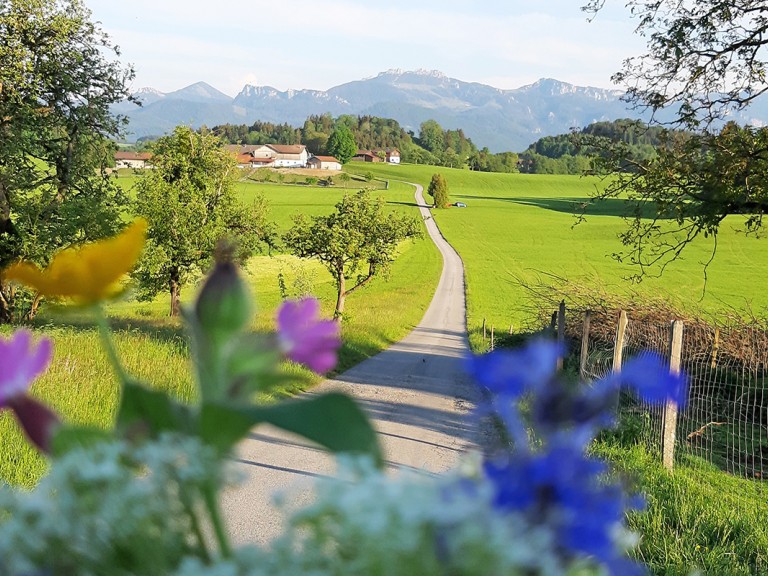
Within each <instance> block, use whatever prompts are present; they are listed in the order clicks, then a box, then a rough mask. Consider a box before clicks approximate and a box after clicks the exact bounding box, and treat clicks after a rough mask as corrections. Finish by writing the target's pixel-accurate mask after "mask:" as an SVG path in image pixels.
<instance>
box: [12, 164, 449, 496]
mask: <svg viewBox="0 0 768 576" xmlns="http://www.w3.org/2000/svg"><path fill="white" fill-rule="evenodd" d="M128 182H130V179H129V178H122V179H121V184H126V183H128ZM345 192H347V193H352V192H354V189H353V188H351V187H350V188H349V189H348V190H346V191H345V190H344V189H343V188H342V189H337V188H310V187H293V186H283V185H274V184H251V183H243V184H241V185H240V186H239V188H238V193H239V195H240V197H241V199H242V200H243V201H246V202H247V201H248V199H249V198H251V197H253V195H255V194H257V193H262V194H264V195H265V196H266V197H267V199H268V200H269V202H270V204H271V207H272V219H273V220H274V221H275V222H277V225H278V227H279V228H280V229H281V230H286V229H287V228H288V226H289V225H290V222H291V218H290V216H291V214H293V213H296V212H300V211H301V212H304V213H306V214H310V215H312V214H320V213H323V212H330V211H331V210H332V208H333V205H334V204H335V203H336V202H337V201H338V200H340V199H341V197H342V196H343V194H344V193H345ZM376 194H377V195H381V196H382V197H384V198H385V200H386V201H387V202H388V206H391V209H392V210H396V211H403V212H405V213H409V214H413V215H414V216H417V215H418V213H417V211H416V210H415V209H414V208H413V206H414V204H415V203H414V201H413V188H412V187H411V186H407V185H398V186H394V185H393V186H391V187H390V189H389V190H388V191H386V192H383V191H382V193H381V194H378V193H376ZM417 217H418V216H417ZM441 266H442V261H441V259H440V255H439V253H438V252H437V250H436V249H435V248H434V246H433V245H432V244H431V242H430V241H429V240H428V239H427V238H426V237H425V238H422V239H419V240H416V241H414V242H411V241H407V242H404V243H403V244H402V245H401V247H400V255H399V257H398V259H397V261H396V262H395V263H394V265H393V267H392V272H391V274H390V276H389V278H377V279H376V280H374V281H373V282H372V283H371V284H370V285H369V286H367V287H366V288H365V289H363V290H361V291H359V292H356V293H354V294H353V295H351V296H350V297H349V298H348V300H347V314H346V315H345V320H344V323H343V327H342V340H343V344H342V348H341V350H340V352H339V363H338V366H337V368H336V372H341V371H343V370H345V369H347V368H349V367H351V366H353V365H354V364H356V363H358V362H360V361H362V360H364V359H365V358H368V357H370V356H372V355H374V354H376V353H378V352H379V351H381V350H383V349H385V348H386V347H388V346H389V345H390V344H392V343H394V342H396V341H397V340H399V339H400V338H402V337H403V336H405V335H406V334H407V333H408V332H409V331H410V330H411V329H412V328H413V327H415V326H416V325H417V324H418V322H419V321H420V320H421V317H422V316H423V314H424V312H425V311H426V309H427V307H428V305H429V303H430V301H431V299H432V295H433V294H434V290H435V287H436V286H437V281H438V279H439V275H440V270H441ZM281 272H282V276H283V279H284V284H285V289H286V291H287V292H288V295H289V296H291V297H295V296H299V295H301V294H303V293H304V292H305V291H309V292H311V293H312V294H314V295H316V296H317V297H318V298H319V299H320V301H321V306H322V312H323V314H324V315H325V316H326V317H329V316H330V315H331V314H332V313H333V306H334V304H335V289H334V287H333V283H332V279H331V276H330V274H328V272H327V271H326V270H325V269H324V268H323V267H322V266H321V265H320V264H319V263H318V262H315V261H302V260H300V259H298V258H295V257H293V256H290V255H287V254H280V253H276V254H273V255H271V256H270V255H260V256H256V257H254V258H252V259H251V260H250V261H249V263H248V266H247V269H246V270H245V278H246V280H247V282H248V283H249V284H250V286H251V288H252V290H253V294H254V299H255V302H256V307H257V308H256V312H255V314H254V317H253V324H252V327H253V329H254V330H255V331H261V332H267V331H272V330H274V313H275V309H276V308H277V306H278V305H279V303H280V302H281V300H282V297H281V292H280V287H279V284H278V277H279V275H280V273H281ZM196 291H197V287H196V286H194V285H192V286H186V287H185V288H184V290H183V292H182V296H183V298H182V300H183V302H186V303H189V302H190V301H191V300H192V299H193V297H194V295H195V293H196ZM169 307H170V304H169V297H168V295H166V294H162V295H159V296H158V297H157V298H156V299H155V300H153V301H152V302H136V301H135V300H131V299H130V298H128V299H125V300H122V301H119V302H115V303H112V304H109V305H108V306H107V314H108V316H109V318H110V322H111V323H112V325H113V331H114V335H115V341H116V345H117V347H118V351H119V353H120V356H121V358H122V359H123V361H124V363H125V365H126V367H127V369H128V372H129V373H130V374H132V375H134V376H136V377H137V378H139V379H141V380H143V381H145V382H150V383H152V385H154V386H157V387H158V388H162V389H164V390H169V391H170V392H171V393H172V394H173V395H174V396H176V397H178V398H180V399H182V400H184V401H190V400H191V399H193V398H194V394H195V391H194V385H193V382H192V377H191V375H190V373H189V350H188V347H187V342H186V338H185V335H184V332H183V329H182V326H181V324H180V322H179V321H178V320H173V319H170V318H168V316H167V314H168V310H169ZM31 328H32V329H33V330H34V331H35V333H36V335H46V336H49V337H51V338H52V339H53V341H54V360H53V362H52V364H51V366H50V368H49V369H48V371H47V372H46V373H45V375H44V376H42V377H41V378H40V379H39V380H38V381H37V382H36V383H35V384H34V386H33V390H32V391H33V394H34V395H35V396H37V397H39V398H41V399H43V400H44V401H45V402H46V403H48V404H50V405H51V406H53V408H54V409H55V410H56V411H57V412H58V413H59V414H60V415H61V416H62V418H63V419H64V420H65V421H68V422H76V423H82V424H90V425H94V426H99V427H108V426H110V425H111V423H112V422H113V421H114V417H115V412H116V409H117V401H118V390H117V384H116V382H115V379H114V376H113V374H112V373H111V369H110V367H109V365H108V364H107V361H106V358H105V356H104V354H103V352H102V351H101V347H100V346H99V339H98V335H97V333H96V332H95V330H94V329H93V328H92V323H91V321H90V319H89V317H88V315H87V314H86V313H85V312H70V313H66V314H62V313H56V312H55V311H54V310H53V309H51V308H50V307H48V308H45V307H44V308H43V311H42V313H41V315H40V316H39V318H38V319H37V320H36V321H35V322H34V323H33V325H32V326H31ZM11 331H12V327H8V326H3V327H0V334H3V335H4V336H7V335H8V334H10V333H11ZM283 369H284V370H287V371H289V372H290V374H291V375H292V376H293V378H291V383H290V384H289V385H288V387H286V388H282V389H279V390H275V391H273V393H272V397H273V398H280V397H284V396H288V395H293V394H296V393H297V392H300V391H301V390H304V389H307V388H308V387H310V386H312V385H313V384H314V383H316V382H318V381H319V380H320V378H319V377H317V376H315V375H313V374H311V373H310V372H309V371H307V370H305V369H303V368H301V367H299V366H297V365H294V364H290V363H286V364H285V365H284V366H283ZM45 466H46V464H45V460H44V459H43V458H41V457H40V456H39V455H38V454H37V453H36V452H35V451H34V450H33V449H31V448H29V447H28V445H27V443H26V442H25V441H24V440H23V438H22V436H21V433H20V432H19V431H18V429H17V426H16V423H15V422H14V421H13V418H12V417H11V416H10V415H9V414H7V413H6V411H3V412H2V413H0V480H4V481H6V482H8V483H11V484H14V485H20V486H26V487H29V486H32V485H34V484H35V482H36V481H37V480H38V479H39V478H40V476H41V475H42V474H43V473H44V471H45Z"/></svg>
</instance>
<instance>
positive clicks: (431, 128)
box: [419, 120, 445, 153]
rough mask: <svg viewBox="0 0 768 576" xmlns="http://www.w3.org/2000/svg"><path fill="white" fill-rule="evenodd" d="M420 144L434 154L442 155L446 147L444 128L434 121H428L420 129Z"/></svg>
mask: <svg viewBox="0 0 768 576" xmlns="http://www.w3.org/2000/svg"><path fill="white" fill-rule="evenodd" d="M419 144H421V145H422V146H423V147H424V148H426V149H427V150H429V151H430V152H432V153H440V152H442V151H443V148H444V147H445V133H444V132H443V128H442V127H441V126H440V124H438V123H437V122H435V121H434V120H426V121H425V122H422V123H421V126H420V127H419Z"/></svg>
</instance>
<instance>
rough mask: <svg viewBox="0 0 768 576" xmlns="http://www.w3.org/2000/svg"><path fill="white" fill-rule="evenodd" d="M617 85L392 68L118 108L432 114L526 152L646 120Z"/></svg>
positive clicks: (494, 146) (758, 117) (169, 117)
mask: <svg viewBox="0 0 768 576" xmlns="http://www.w3.org/2000/svg"><path fill="white" fill-rule="evenodd" d="M621 95H622V93H621V92H620V91H617V90H610V89H603V88H593V87H583V86H574V85H572V84H568V83H566V82H560V81H558V80H553V79H549V78H546V79H541V80H539V81H537V82H535V83H533V84H530V85H527V86H523V87H521V88H516V89H513V90H501V89H499V88H494V87H492V86H487V85H485V84H479V83H476V82H463V81H461V80H456V79H454V78H449V77H447V76H445V75H444V74H442V73H440V72H437V71H425V70H417V71H410V72H407V71H402V70H388V71H387V72H382V73H380V74H379V75H377V76H375V77H373V78H367V79H364V80H356V81H354V82H348V83H346V84H342V85H340V86H336V87H334V88H331V89H329V90H326V91H322V90H286V91H280V90H277V89H275V88H271V87H269V86H251V85H247V86H245V87H244V88H243V89H242V90H241V91H240V93H239V94H238V95H237V96H236V97H235V98H231V97H229V96H227V95H226V94H223V93H222V92H219V91H218V90H216V89H215V88H213V87H212V86H210V85H208V84H206V83H205V82H198V83H196V84H193V85H191V86H187V87H186V88H182V89H181V90H176V91H175V92H169V93H166V94H163V93H161V92H159V91H157V90H154V89H151V88H144V89H142V90H139V91H138V92H137V93H136V94H135V96H136V97H137V98H138V99H139V100H140V101H141V102H142V103H143V106H141V107H137V106H136V105H134V104H132V103H129V102H122V103H120V104H118V105H116V106H115V107H114V110H115V111H116V112H119V113H122V114H126V115H128V116H129V118H130V126H129V131H130V135H129V139H130V140H136V139H137V138H139V137H142V136H150V135H160V134H163V133H165V132H167V131H169V130H170V129H172V128H173V127H174V126H176V125H178V124H189V125H192V126H194V127H195V128H197V127H200V126H202V125H203V124H205V125H207V126H213V125H217V124H227V123H231V124H244V123H245V124H247V123H251V122H253V121H255V120H261V121H267V122H275V123H283V122H287V123H289V124H292V125H295V126H300V125H301V124H302V123H303V122H304V120H305V119H306V118H307V117H308V116H309V115H313V114H323V113H326V112H327V113H330V114H331V115H333V116H338V115H340V114H355V115H360V114H370V115H373V116H379V117H383V118H393V119H395V120H397V121H398V122H399V123H400V125H402V126H403V127H404V128H406V129H408V130H413V131H414V132H418V129H419V125H420V124H421V123H422V122H424V121H425V120H428V119H434V120H436V121H437V122H438V123H439V124H440V125H441V126H443V127H444V128H448V129H457V128H461V129H463V130H464V132H465V133H466V135H467V136H468V137H470V138H471V139H472V140H473V141H474V142H475V144H476V145H477V146H478V147H483V146H487V147H488V148H489V149H490V150H491V151H495V152H499V151H506V150H511V151H522V150H525V149H526V148H527V147H528V146H529V145H530V144H531V143H532V142H534V141H535V140H537V139H539V138H541V137H542V136H550V135H557V134H562V133H565V132H568V131H569V130H570V129H571V128H573V127H577V128H582V127H585V126H588V125H589V124H591V123H593V122H598V121H608V120H614V119H617V118H627V117H629V118H637V119H645V120H647V116H643V115H641V114H638V113H637V112H636V111H633V110H630V109H628V108H627V105H626V103H624V102H622V101H621V99H620V98H621ZM736 119H737V120H738V121H739V122H741V123H750V124H762V123H764V121H766V120H768V104H766V103H762V102H758V103H756V104H755V105H754V106H752V107H751V108H750V109H748V110H747V113H745V114H740V115H739V116H738V117H737V118H736Z"/></svg>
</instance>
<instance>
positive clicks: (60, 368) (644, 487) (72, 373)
mask: <svg viewBox="0 0 768 576" xmlns="http://www.w3.org/2000/svg"><path fill="white" fill-rule="evenodd" d="M349 169H350V170H356V171H358V172H359V173H360V174H364V173H365V172H369V171H370V172H373V173H374V174H375V175H376V176H377V177H378V178H382V179H386V180H390V189H389V190H388V191H386V192H384V191H382V192H380V194H381V195H383V196H384V197H385V198H386V199H387V201H388V203H389V205H390V206H391V207H392V209H393V210H405V211H409V210H410V211H412V212H415V211H414V210H413V199H412V189H411V188H410V187H409V186H406V185H404V184H399V183H397V182H396V181H397V180H404V181H410V182H416V183H420V184H422V185H424V186H425V187H426V186H427V184H428V182H429V179H430V177H431V175H432V174H433V173H434V172H436V171H440V172H442V173H443V174H444V175H445V176H446V178H447V180H448V183H449V186H450V190H451V197H452V200H453V201H463V202H465V203H466V204H467V205H468V208H466V209H459V208H452V209H449V210H441V211H435V213H434V217H435V219H436V221H437V223H438V224H439V225H440V228H441V230H442V232H443V234H444V235H445V236H446V238H447V239H448V240H449V242H451V243H452V244H453V245H454V246H455V247H456V248H457V250H458V251H459V253H460V254H461V256H462V258H463V260H464V264H465V270H466V278H467V297H468V298H467V307H468V324H469V328H470V340H471V343H472V345H473V347H474V349H475V350H483V349H484V347H485V343H484V342H483V340H482V338H481V336H480V326H481V324H482V321H483V319H484V318H485V319H487V322H488V324H489V325H495V326H496V327H497V329H503V330H505V331H506V330H507V329H508V328H509V324H510V323H512V324H514V325H515V327H516V329H517V330H519V329H520V327H521V326H523V325H524V324H525V323H526V321H527V320H528V314H529V311H530V307H531V305H532V302H531V296H530V293H529V292H527V291H526V290H525V289H524V288H523V287H522V286H521V284H520V280H521V279H522V280H524V281H526V282H535V281H536V279H537V278H543V279H545V280H546V279H547V278H548V277H549V275H552V274H554V275H557V276H559V277H562V278H565V279H567V280H568V281H570V282H578V283H579V284H582V285H586V286H595V287H599V288H600V289H605V290H608V291H613V292H617V293H621V292H624V291H627V290H638V291H639V292H641V293H647V294H652V295H654V296H660V295H661V296H665V297H667V298H669V299H671V300H673V301H675V302H676V303H678V304H679V305H681V306H684V307H685V306H688V307H692V308H701V309H704V310H706V311H710V312H713V313H717V312H718V311H722V310H725V309H736V310H745V309H747V308H748V307H751V308H752V309H756V310H760V309H763V308H765V307H766V305H768V294H766V293H765V291H764V290H762V286H763V282H762V280H763V279H764V271H765V270H766V265H768V251H766V250H765V249H764V247H763V246H762V244H761V241H759V240H755V239H752V238H745V237H744V236H741V235H738V234H736V233H735V232H734V231H733V230H732V228H733V227H734V226H737V225H738V219H728V220H726V222H725V225H724V227H723V230H722V233H721V237H720V244H719V247H718V254H717V257H716V259H715V261H714V263H713V264H712V266H711V267H710V269H709V271H708V280H707V285H706V292H704V290H703V289H704V281H705V280H704V274H703V264H702V263H703V262H704V261H706V260H708V259H709V255H710V250H711V246H709V245H708V244H707V243H705V242H697V243H696V244H694V245H693V246H691V247H690V248H689V249H688V250H686V252H685V258H684V259H683V260H681V261H679V262H676V263H675V264H673V265H672V266H671V267H670V268H669V270H668V271H667V273H666V274H665V275H664V276H663V277H661V278H648V279H647V280H646V281H644V282H643V283H642V284H640V285H639V286H631V285H629V284H628V283H627V282H625V281H624V280H623V277H624V276H626V275H627V274H628V273H630V272H632V270H631V269H630V268H628V267H626V266H622V265H620V264H618V263H616V262H615V261H614V260H613V259H612V258H611V257H610V255H611V254H612V253H613V252H615V251H617V250H619V249H620V245H619V242H618V240H617V238H616V234H617V233H618V232H619V231H620V230H621V229H622V222H621V220H620V219H619V218H617V214H618V213H619V211H620V210H621V203H620V202H618V201H615V202H612V203H610V204H605V205H603V206H598V207H597V208H598V209H599V211H600V212H596V213H595V214H594V215H592V216H590V217H589V220H588V222H587V223H585V224H581V225H579V226H577V227H575V228H573V227H572V224H573V223H574V217H573V215H572V212H573V205H574V203H577V202H580V201H583V200H584V199H586V198H587V197H588V194H589V191H590V190H591V189H592V187H593V186H594V185H597V184H598V182H597V181H596V180H590V179H582V178H578V177H573V176H545V175H519V174H485V173H473V172H467V171H461V170H451V169H445V168H436V167H429V166H413V165H402V166H386V165H381V164H376V165H371V164H365V165H354V164H351V165H349ZM131 181H132V177H130V176H129V177H121V182H123V183H124V184H130V182H131ZM354 189H355V186H354V185H353V184H352V183H350V184H349V190H354ZM344 192H345V190H344V189H343V188H339V187H325V188H320V187H317V188H314V187H309V186H298V185H276V184H256V183H244V184H241V185H240V186H239V187H238V194H239V195H240V197H241V199H242V200H243V201H245V202H248V201H249V199H250V198H252V197H253V196H254V195H255V194H264V195H265V196H266V197H267V199H268V200H269V202H270V204H271V206H272V217H273V219H274V220H275V222H276V223H277V224H278V226H279V227H280V228H281V229H286V228H287V227H288V226H289V225H290V221H291V214H293V213H295V212H304V213H306V214H319V213H322V212H325V211H329V210H330V209H331V207H332V205H333V203H335V202H336V201H337V200H338V199H339V198H341V196H342V195H343V194H344ZM439 269H440V259H439V256H438V255H437V254H436V252H435V250H434V249H433V248H432V247H431V245H430V244H429V243H428V242H427V241H426V240H420V241H418V242H416V243H415V244H411V243H405V244H404V245H403V247H402V254H401V257H400V259H399V260H398V261H397V263H396V264H395V266H394V269H393V274H392V277H391V279H390V281H388V282H383V281H377V282H375V283H374V284H373V285H372V286H371V287H370V288H369V289H366V290H364V291H362V292H361V293H359V294H356V295H353V297H351V298H350V300H349V302H348V310H349V318H348V319H347V321H346V323H345V326H344V333H343V336H344V347H343V349H342V352H341V363H340V367H341V368H342V369H343V368H344V367H347V366H350V365H352V364H353V363H355V362H357V361H359V360H360V359H362V358H364V357H366V356H368V355H370V354H373V353H375V352H376V351H378V350H380V349H382V348H384V347H386V346H387V345H388V344H389V343H391V342H393V341H395V340H396V339H397V338H399V337H400V336H402V335H403V334H404V333H405V332H407V330H408V329H409V328H410V327H411V326H413V325H415V324H416V322H417V321H418V320H419V318H420V317H421V315H422V313H423V311H424V310H425V309H426V307H427V305H428V304H429V301H430V299H431V296H432V293H433V290H434V287H435V285H436V282H437V278H438V275H439ZM280 272H282V274H283V275H284V277H285V281H286V286H287V287H288V289H289V291H290V290H294V289H299V287H300V288H301V289H304V288H306V287H307V286H311V288H312V291H313V292H314V293H315V294H317V295H318V296H319V297H320V298H321V301H322V303H323V307H324V311H325V313H326V314H330V312H331V310H332V305H333V286H332V284H331V279H330V276H329V275H328V274H327V272H325V270H323V269H322V268H321V267H320V266H319V265H318V264H316V263H311V262H309V263H308V262H299V261H298V260H296V259H294V258H292V257H289V256H286V255H282V254H277V255H273V256H259V257H256V258H254V259H253V260H252V261H251V263H250V265H249V267H248V279H249V281H250V283H251V285H252V286H253V288H254V291H255V294H256V298H257V301H258V304H259V309H258V313H257V315H256V317H255V318H254V328H255V329H256V330H269V329H271V328H272V322H273V321H272V315H273V312H274V309H275V307H276V306H277V304H278V302H279V300H280V293H279V290H278V284H277V277H278V274H279V273H280ZM193 293H194V290H193V289H192V288H187V289H185V292H184V298H185V299H186V300H188V299H189V298H191V297H192V295H193ZM167 309H168V297H167V296H162V297H160V298H158V299H157V300H156V301H154V302H150V303H136V302H132V301H125V302H120V303H116V304H113V305H111V306H110V308H109V313H110V315H111V317H112V319H113V322H114V323H115V325H116V327H117V330H118V332H117V341H118V346H119V348H120V352H121V354H122V355H123V357H124V359H125V362H126V364H127V365H128V368H129V370H130V371H131V372H132V373H134V374H136V375H137V376H139V377H141V378H146V379H151V380H152V381H153V382H155V383H156V384H157V385H158V386H161V387H163V388H165V389H169V390H172V391H173V392H174V393H175V394H176V395H178V396H179V397H181V398H185V399H190V398H192V396H193V389H192V385H191V382H190V379H189V376H188V375H187V371H186V365H187V362H188V352H187V347H186V344H185V340H184V338H183V334H182V333H181V330H180V328H179V326H178V325H177V324H176V323H174V322H172V321H170V320H168V319H167V318H166V317H165V314H166V313H167ZM37 327H38V329H39V330H40V332H43V333H46V334H49V335H51V336H52V337H53V338H54V339H55V343H56V359H55V361H54V364H53V366H52V368H51V370H50V371H49V372H48V373H47V374H46V375H45V376H44V377H43V378H42V379H41V380H40V381H39V382H38V384H37V385H36V387H35V393H36V394H37V395H39V396H40V397H42V398H44V399H45V400H46V401H47V402H49V403H50V404H51V405H53V406H54V407H55V408H56V409H57V410H59V411H60V412H61V413H62V414H64V415H65V417H66V418H68V419H70V420H73V421H79V422H89V423H93V424H97V425H104V426H106V425H109V423H110V422H111V419H112V417H113V414H114V410H115V404H116V389H115V385H114V381H113V378H112V376H111V374H110V373H109V371H108V369H107V367H106V363H105V361H104V359H103V357H101V355H100V354H99V353H94V352H93V350H95V349H96V335H95V333H94V332H93V330H91V329H90V328H89V327H88V324H87V322H85V321H84V320H83V318H80V317H77V316H75V317H69V318H60V317H56V316H53V315H51V314H46V315H45V316H43V317H42V318H41V319H40V321H39V322H38V326H37ZM4 331H5V332H7V331H8V329H7V328H5V329H4ZM288 369H290V370H292V371H293V374H294V375H295V376H296V382H297V384H298V385H299V386H305V385H308V384H309V383H311V380H312V377H311V375H309V374H308V373H307V372H303V371H301V370H299V369H297V368H295V367H289V368H288ZM285 393H291V390H286V391H285ZM0 442H2V450H3V452H2V454H3V456H2V457H0V478H3V479H6V480H8V481H10V482H13V483H16V484H21V485H30V484H31V483H33V482H34V481H35V479H36V478H38V477H39V476H40V474H42V473H43V472H44V462H43V460H42V459H40V458H38V457H37V456H36V455H35V454H34V453H33V452H32V451H31V450H28V449H26V448H25V447H24V444H23V442H22V440H21V438H20V437H19V436H18V433H17V431H16V429H15V426H14V425H13V424H11V423H10V421H9V418H8V417H7V416H5V415H2V416H0ZM595 450H596V452H597V453H598V454H599V455H601V456H604V457H607V458H609V459H611V460H612V461H613V462H614V463H615V464H616V465H617V467H618V468H619V470H620V471H622V472H623V473H625V474H628V475H629V476H630V477H631V478H633V479H634V482H635V486H636V489H637V490H638V491H640V492H642V493H644V494H645V496H646V499H647V502H648V506H647V510H646V511H643V512H638V513H635V514H632V515H631V517H630V524H631V526H632V527H633V528H634V529H635V530H637V531H638V532H639V533H640V536H641V538H640V545H639V548H638V557H639V558H640V559H641V560H643V561H644V562H647V563H648V565H649V566H650V568H651V570H652V573H654V574H659V575H661V574H664V575H673V574H674V575H678V574H679V575H683V574H686V575H687V574H689V573H690V571H691V569H693V568H695V567H697V568H700V569H702V570H703V571H704V573H707V574H739V575H741V574H744V575H746V574H757V573H766V572H768V559H767V558H766V554H765V550H766V549H768V533H767V532H766V529H765V519H766V518H767V517H768V510H767V509H766V505H765V502H764V501H763V500H764V499H761V497H762V495H763V492H762V491H760V490H756V489H755V486H756V484H755V483H754V482H748V481H744V480H739V479H736V478H732V477H730V476H728V475H726V474H722V473H721V472H719V471H718V470H716V469H714V468H712V469H710V468H711V467H708V466H707V465H706V464H705V463H701V462H690V463H686V462H685V461H683V462H681V463H680V465H679V466H678V468H677V469H676V471H675V473H674V475H669V474H668V473H667V472H666V471H664V470H663V469H662V468H661V467H660V466H659V465H658V463H657V462H656V461H655V460H653V459H651V458H650V457H649V456H648V454H647V452H646V451H645V450H644V449H643V447H642V446H641V445H639V444H632V443H621V442H618V441H616V440H612V439H611V438H610V437H609V438H608V439H607V440H605V441H603V442H601V443H599V444H597V445H596V446H595ZM745 502H746V503H750V502H752V503H754V505H749V504H744V503H745Z"/></svg>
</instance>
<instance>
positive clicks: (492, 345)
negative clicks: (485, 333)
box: [491, 324, 496, 352]
mask: <svg viewBox="0 0 768 576" xmlns="http://www.w3.org/2000/svg"><path fill="white" fill-rule="evenodd" d="M494 340H495V337H494V335H493V324H491V352H493V349H494V348H495V347H496V343H495V342H494Z"/></svg>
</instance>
